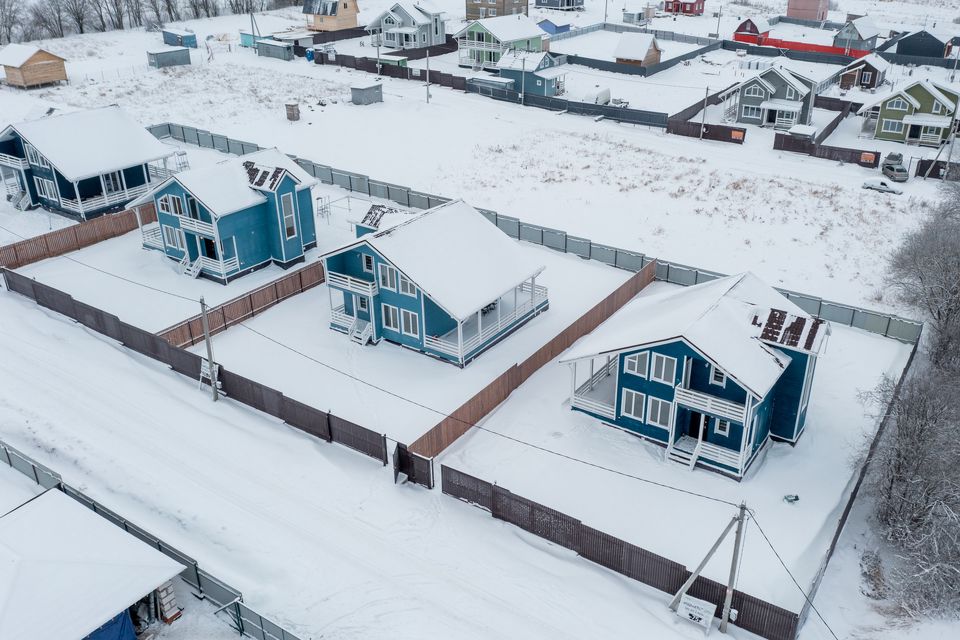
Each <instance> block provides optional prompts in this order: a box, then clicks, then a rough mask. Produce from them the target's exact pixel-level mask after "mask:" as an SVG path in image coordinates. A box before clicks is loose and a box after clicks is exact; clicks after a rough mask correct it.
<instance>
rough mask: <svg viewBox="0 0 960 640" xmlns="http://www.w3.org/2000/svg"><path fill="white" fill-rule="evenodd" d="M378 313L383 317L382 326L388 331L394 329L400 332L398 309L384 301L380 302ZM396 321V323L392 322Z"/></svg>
mask: <svg viewBox="0 0 960 640" xmlns="http://www.w3.org/2000/svg"><path fill="white" fill-rule="evenodd" d="M380 315H381V317H382V318H383V328H384V329H388V330H390V331H396V332H397V333H400V309H399V308H397V307H395V306H393V305H392V304H387V303H385V302H383V303H381V304H380ZM394 322H396V325H394V324H393V323H394Z"/></svg>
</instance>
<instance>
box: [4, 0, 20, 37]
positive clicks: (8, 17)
mask: <svg viewBox="0 0 960 640" xmlns="http://www.w3.org/2000/svg"><path fill="white" fill-rule="evenodd" d="M23 14H24V6H23V2H21V0H0V44H4V43H9V42H13V33H14V32H15V31H16V30H17V28H18V27H19V26H20V23H21V22H22V21H23Z"/></svg>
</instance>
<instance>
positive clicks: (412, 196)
mask: <svg viewBox="0 0 960 640" xmlns="http://www.w3.org/2000/svg"><path fill="white" fill-rule="evenodd" d="M408 198H409V201H410V206H411V207H414V208H416V209H429V208H430V197H429V196H427V195H424V194H422V193H417V192H416V191H411V192H410V193H409V194H408Z"/></svg>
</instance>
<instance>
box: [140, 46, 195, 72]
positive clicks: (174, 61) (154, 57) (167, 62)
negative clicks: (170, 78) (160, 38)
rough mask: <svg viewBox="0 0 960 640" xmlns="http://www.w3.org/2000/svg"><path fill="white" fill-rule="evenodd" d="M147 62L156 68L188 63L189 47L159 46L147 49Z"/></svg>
mask: <svg viewBox="0 0 960 640" xmlns="http://www.w3.org/2000/svg"><path fill="white" fill-rule="evenodd" d="M147 64H149V65H150V66H151V67H156V68H157V69H162V68H164V67H179V66H181V65H185V64H190V49H188V48H187V47H160V48H159V49H153V50H151V51H147Z"/></svg>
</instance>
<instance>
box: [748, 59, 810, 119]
mask: <svg viewBox="0 0 960 640" xmlns="http://www.w3.org/2000/svg"><path fill="white" fill-rule="evenodd" d="M808 98H809V99H808ZM735 100H736V102H735V105H736V106H735V108H736V120H737V122H742V123H745V124H755V125H759V126H773V127H774V128H776V129H789V128H791V127H793V126H794V125H797V124H803V125H807V124H810V117H811V111H812V107H813V105H812V103H813V94H812V91H811V89H810V87H809V86H808V85H807V84H806V83H804V82H803V81H802V80H801V79H800V78H798V77H797V76H796V75H794V74H793V73H791V72H790V71H788V70H786V69H784V68H780V67H770V68H768V69H765V70H763V71H761V72H760V73H758V74H757V75H755V76H753V77H751V78H747V79H746V80H744V81H743V82H741V83H740V85H739V86H738V87H737V89H736V96H735Z"/></svg>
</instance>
